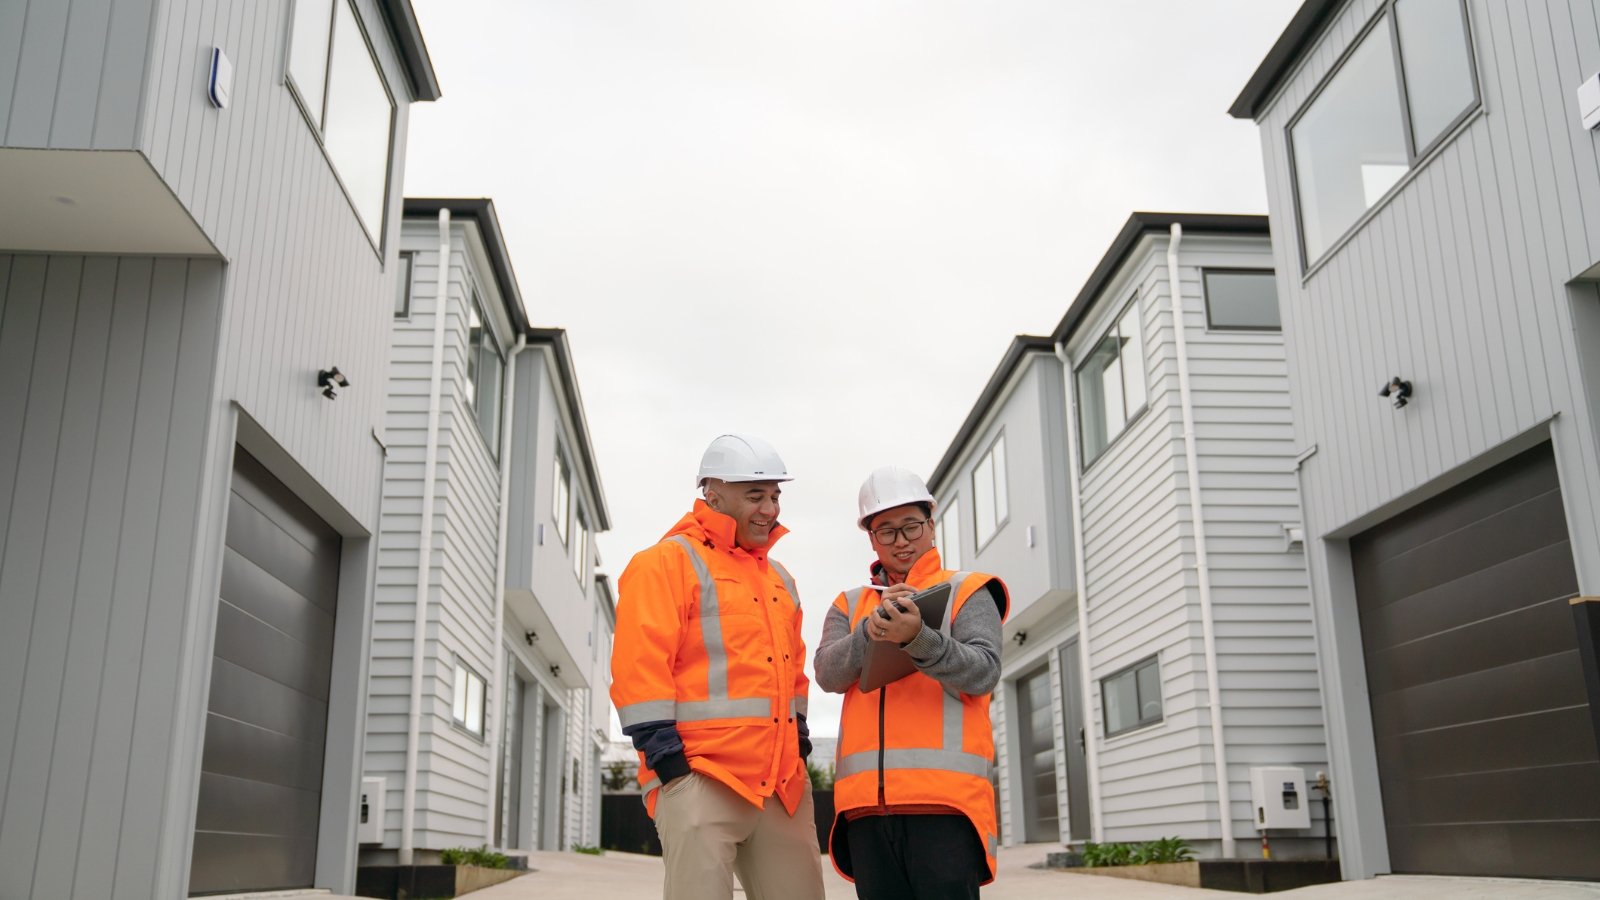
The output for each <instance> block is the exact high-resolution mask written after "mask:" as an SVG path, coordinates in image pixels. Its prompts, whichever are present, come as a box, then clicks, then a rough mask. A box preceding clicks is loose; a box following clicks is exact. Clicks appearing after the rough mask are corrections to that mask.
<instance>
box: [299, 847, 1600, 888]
mask: <svg viewBox="0 0 1600 900" xmlns="http://www.w3.org/2000/svg"><path fill="white" fill-rule="evenodd" d="M1053 849H1057V848H1056V847H1055V846H1054V845H1051V846H1049V847H1046V846H1044V845H1035V846H1021V847H1011V848H1005V849H1002V850H1001V851H1000V874H999V877H998V878H996V879H995V883H994V884H992V885H990V886H988V887H986V888H984V889H983V898H984V900H1054V898H1060V900H1207V898H1218V900H1220V898H1229V897H1231V898H1239V897H1242V896H1246V895H1243V894H1235V893H1230V892H1227V891H1208V890H1200V889H1198V888H1186V887H1174V886H1170V885H1164V884H1148V883H1145V882H1140V881H1127V880H1124V879H1120V878H1105V877H1101V876H1095V875H1079V874H1074V873H1069V872H1051V871H1044V870H1040V869H1030V868H1028V865H1029V864H1030V863H1035V862H1039V861H1041V860H1043V859H1044V854H1045V853H1046V852H1047V851H1048V850H1053ZM528 864H529V865H530V866H532V867H533V868H534V869H536V870H537V871H535V872H532V873H530V874H528V875H525V876H523V877H521V878H518V879H516V880H514V881H508V882H506V883H505V884H500V885H496V886H494V887H492V888H486V889H484V890H481V891H478V892H477V893H474V894H472V895H471V896H472V898H473V900H649V898H653V897H660V896H661V875H662V870H661V860H660V859H659V858H657V857H653V856H639V855H637V854H632V853H607V854H606V855H605V856H587V855H585V854H582V853H542V852H536V853H533V854H532V855H531V856H530V857H529V859H528ZM822 870H823V877H824V881H825V883H826V885H827V891H828V896H827V900H854V898H855V888H854V886H852V885H851V884H850V883H849V882H847V881H845V880H844V879H843V878H840V877H839V876H838V874H837V873H835V872H834V871H833V866H831V865H829V864H828V862H827V860H826V859H824V860H823V863H822ZM1272 896H1274V897H1282V898H1286V900H1378V898H1382V900H1600V884H1582V883H1571V882H1550V881H1519V880H1515V879H1494V878H1443V877H1434V876H1421V875H1396V876H1387V877H1383V878H1375V879H1372V880H1369V881H1347V882H1343V883H1341V884H1324V885H1318V886H1316V887H1309V888H1301V889H1299V890H1296V891H1284V892H1282V893H1278V894H1274V895H1272ZM323 897H324V898H326V897H327V895H323ZM742 897H743V895H742V894H740V893H736V894H735V900H742ZM329 900H332V898H329Z"/></svg>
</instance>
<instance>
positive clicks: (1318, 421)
mask: <svg viewBox="0 0 1600 900" xmlns="http://www.w3.org/2000/svg"><path fill="white" fill-rule="evenodd" d="M1597 18H1600V9H1597V7H1596V5H1595V3H1594V2H1593V0H1527V2H1518V3H1506V2H1500V0H1470V2H1462V0H1350V2H1343V0H1337V2H1330V0H1310V2H1306V3H1304V4H1303V5H1302V6H1301V7H1300V8H1299V10H1298V11H1297V12H1296V13H1295V15H1294V17H1293V19H1292V20H1291V21H1290V23H1289V26H1288V28H1287V29H1286V30H1285V31H1284V32H1283V34H1282V36H1281V37H1280V38H1279V39H1278V41H1277V43H1276V44H1274V45H1273V47H1272V49H1271V51H1270V52H1269V53H1268V54H1267V56H1266V58H1265V59H1264V60H1262V62H1261V64H1260V67H1259V68H1258V69H1257V70H1256V72H1255V74H1253V75H1252V76H1251V77H1250V79H1249V81H1248V83H1247V84H1246V85H1245V87H1244V89H1243V91H1242V93H1240V95H1239V97H1238V99H1237V100H1236V101H1235V102H1234V104H1233V106H1232V108H1231V109H1230V110H1229V112H1231V113H1232V114H1233V115H1234V116H1236V117H1238V118H1240V119H1247V120H1253V121H1255V122H1256V123H1257V125H1258V126H1259V131H1260V136H1261V148H1262V155H1263V158H1264V160H1265V164H1266V165H1265V169H1266V176H1267V184H1266V187H1267V204H1268V211H1269V215H1270V218H1271V221H1272V235H1273V264H1274V268H1275V269H1276V270H1277V273H1278V297H1279V301H1280V306H1281V310H1282V314H1283V335H1284V345H1285V347H1286V349H1287V357H1288V375H1289V391H1290V397H1291V402H1290V408H1291V409H1292V410H1293V417H1294V441H1295V450H1296V455H1295V458H1296V459H1297V460H1298V461H1299V466H1298V469H1297V472H1298V479H1299V489H1300V497H1301V502H1302V506H1303V509H1304V512H1305V527H1306V530H1305V536H1306V551H1307V554H1306V555H1307V560H1308V562H1309V564H1310V571H1311V576H1312V577H1311V592H1312V598H1313V601H1312V609H1313V611H1314V613H1315V625H1316V639H1317V657H1318V659H1319V661H1320V672H1321V682H1322V684H1321V686H1322V698H1323V713H1324V717H1325V722H1326V728H1327V734H1328V754H1329V764H1330V766H1331V767H1332V768H1331V771H1332V775H1333V791H1334V808H1335V810H1336V813H1335V815H1336V818H1337V822H1336V826H1335V827H1336V828H1337V830H1338V833H1339V837H1340V842H1339V844H1340V848H1341V851H1342V859H1343V866H1344V875H1345V877H1347V878H1366V877H1371V876H1373V875H1378V874H1383V873H1386V872H1408V873H1439V874H1451V875H1496V876H1526V877H1559V878H1583V879H1595V878H1600V755H1597V752H1596V741H1595V730H1594V729H1595V726H1596V724H1597V723H1600V720H1597V719H1596V718H1594V712H1595V709H1596V708H1597V706H1600V696H1597V692H1600V681H1597V680H1596V679H1595V673H1594V670H1593V669H1592V668H1591V669H1590V670H1589V673H1588V675H1589V677H1588V680H1587V682H1586V679H1585V672H1584V665H1583V664H1582V659H1583V655H1584V651H1585V649H1587V650H1589V651H1590V652H1591V654H1592V649H1593V643H1592V642H1593V638H1594V631H1593V628H1592V626H1591V628H1590V629H1589V630H1588V631H1587V632H1586V634H1587V637H1581V635H1580V631H1579V630H1578V628H1577V627H1576V625H1577V624H1578V622H1579V621H1580V620H1584V619H1589V620H1590V621H1591V622H1592V613H1587V612H1585V610H1587V609H1592V608H1593V607H1594V606H1595V604H1594V603H1593V602H1586V601H1583V600H1581V599H1579V598H1582V597H1585V596H1593V595H1596V594H1600V446H1597V442H1600V435H1597V426H1600V416H1597V413H1600V368H1597V366H1600V292H1597V289H1596V278H1600V143H1597V141H1600V138H1597V136H1596V134H1595V132H1594V131H1593V130H1591V129H1589V128H1587V127H1585V121H1584V120H1585V118H1586V117H1589V118H1590V119H1591V121H1592V119H1593V113H1594V107H1596V106H1600V93H1596V92H1597V91H1600V85H1597V84H1596V83H1595V82H1594V80H1593V79H1594V76H1595V74H1596V72H1597V70H1600V25H1597ZM1380 392H1381V393H1380ZM1589 661H1590V665H1591V666H1592V663H1593V656H1592V655H1590V656H1589Z"/></svg>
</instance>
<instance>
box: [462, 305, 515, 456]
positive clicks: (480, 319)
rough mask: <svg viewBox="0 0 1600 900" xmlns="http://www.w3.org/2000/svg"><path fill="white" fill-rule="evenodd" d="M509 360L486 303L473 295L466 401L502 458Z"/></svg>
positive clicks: (468, 322) (491, 449)
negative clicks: (503, 402)
mask: <svg viewBox="0 0 1600 900" xmlns="http://www.w3.org/2000/svg"><path fill="white" fill-rule="evenodd" d="M505 371H506V361H505V358H504V357H503V356H501V355H500V344H499V342H498V341H496V340H495V339H494V332H493V331H492V330H491V329H490V328H489V327H488V324H487V323H486V322H485V321H484V315H483V304H482V303H481V302H480V301H479V300H478V292H477V291H473V292H472V302H471V304H469V307H468V312H467V401H468V403H469V404H470V405H471V406H472V412H473V414H474V415H475V416H476V417H477V419H478V429H479V430H480V431H482V432H483V439H484V441H485V442H487V443H488V445H489V452H490V453H491V454H493V455H494V456H495V457H496V458H498V457H499V455H500V403H501V398H502V397H503V396H504V386H505V384H504V383H505Z"/></svg>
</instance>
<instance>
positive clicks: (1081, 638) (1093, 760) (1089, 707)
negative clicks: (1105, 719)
mask: <svg viewBox="0 0 1600 900" xmlns="http://www.w3.org/2000/svg"><path fill="white" fill-rule="evenodd" d="M1056 358H1057V359H1059V360H1061V377H1062V384H1063V386H1064V387H1065V388H1066V398H1067V475H1068V479H1069V482H1070V484H1071V490H1072V555H1073V560H1072V562H1073V568H1074V569H1075V570H1076V572H1075V573H1074V574H1075V576H1076V578H1077V585H1076V587H1077V594H1078V682H1079V683H1080V684H1082V685H1083V754H1084V761H1085V763H1086V764H1087V768H1088V770H1089V833H1090V835H1091V836H1092V838H1093V840H1094V842H1095V843H1097V844H1098V843H1102V842H1104V841H1105V839H1106V825H1105V810H1103V809H1102V808H1101V805H1100V750H1099V748H1098V746H1097V745H1096V743H1095V738H1096V735H1095V728H1094V682H1093V681H1091V680H1090V678H1089V673H1090V672H1091V671H1092V670H1093V666H1092V665H1091V664H1090V660H1089V573H1088V571H1087V568H1086V567H1085V565H1084V561H1083V485H1082V482H1081V481H1080V474H1079V472H1078V403H1077V399H1076V397H1075V395H1074V394H1073V392H1072V389H1073V377H1072V358H1071V357H1069V356H1067V345H1066V343H1065V342H1057V343H1056ZM1066 739H1067V740H1069V741H1070V740H1072V736H1071V735H1067V736H1066ZM1069 827H1070V826H1069ZM1069 833H1070V832H1069ZM1063 843H1065V842H1063Z"/></svg>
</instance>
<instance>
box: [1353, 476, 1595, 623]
mask: <svg viewBox="0 0 1600 900" xmlns="http://www.w3.org/2000/svg"><path fill="white" fill-rule="evenodd" d="M1566 540H1567V520H1566V517H1565V515H1563V513H1562V509H1561V495H1560V494H1559V493H1558V492H1555V491H1551V492H1549V493H1546V494H1542V495H1540V496H1539V497H1536V498H1531V499H1529V500H1527V501H1524V502H1522V503H1519V504H1517V505H1515V506H1513V507H1511V508H1510V509H1505V510H1501V511H1499V512H1497V513H1494V514H1493V515H1490V516H1488V517H1486V518H1483V519H1479V520H1478V521H1476V522H1473V523H1471V524H1468V525H1465V526H1463V527H1461V528H1458V529H1456V530H1455V531H1453V532H1451V533H1449V534H1446V535H1444V536H1442V537H1440V538H1437V539H1436V540H1433V541H1429V542H1428V543H1426V544H1423V545H1421V546H1418V547H1414V548H1412V549H1410V550H1407V551H1406V552H1404V553H1400V554H1397V555H1395V556H1393V557H1391V558H1389V559H1387V560H1383V561H1381V562H1374V563H1372V564H1370V565H1368V566H1366V567H1364V570H1363V572H1362V574H1361V576H1360V577H1358V579H1357V581H1356V590H1357V591H1358V593H1359V596H1360V597H1361V609H1362V611H1366V610H1368V609H1374V608H1377V607H1380V606H1385V605H1387V604H1390V603H1393V602H1395V601H1396V600H1400V599H1403V598H1406V597H1410V596H1413V595H1415V594H1417V593H1420V592H1422V591H1425V590H1428V589H1429V588H1433V587H1437V586H1439V585H1442V584H1446V583H1448V582H1451V581H1454V580H1456V579H1458V578H1461V577H1462V576H1464V575H1466V574H1468V573H1471V572H1476V571H1480V570H1482V569H1485V568H1488V567H1490V566H1494V565H1497V564H1499V563H1502V562H1505V561H1507V560H1511V559H1515V558H1517V557H1519V556H1524V555H1526V554H1528V553H1532V552H1533V551H1535V550H1539V549H1542V548H1544V547H1548V546H1550V545H1551V544H1557V543H1563V542H1565V541H1566Z"/></svg>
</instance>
